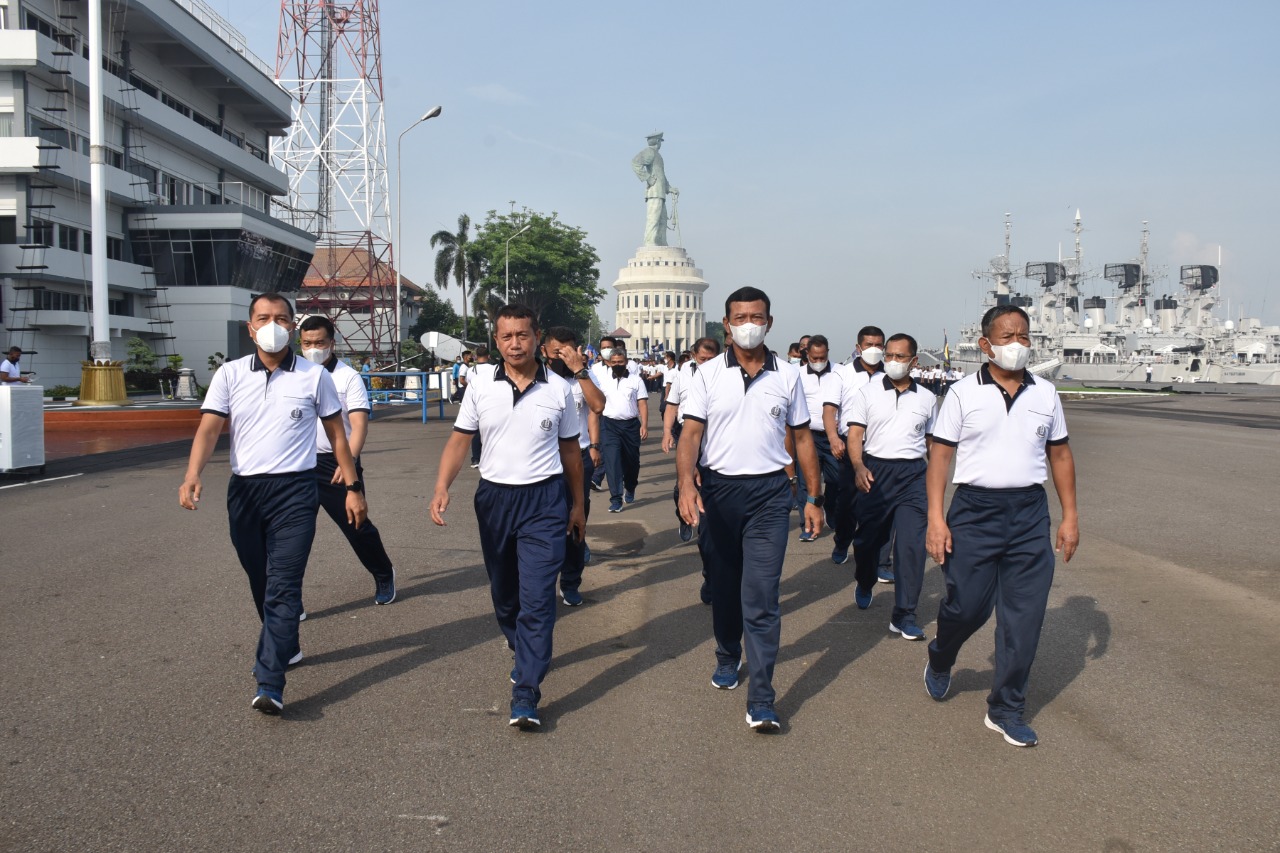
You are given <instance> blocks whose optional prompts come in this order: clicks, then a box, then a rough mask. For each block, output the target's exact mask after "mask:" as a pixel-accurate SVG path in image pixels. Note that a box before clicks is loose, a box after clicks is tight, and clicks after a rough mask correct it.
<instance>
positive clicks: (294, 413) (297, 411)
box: [289, 409, 302, 421]
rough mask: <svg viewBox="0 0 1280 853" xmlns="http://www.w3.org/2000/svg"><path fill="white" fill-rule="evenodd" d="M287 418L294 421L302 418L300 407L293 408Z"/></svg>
mask: <svg viewBox="0 0 1280 853" xmlns="http://www.w3.org/2000/svg"><path fill="white" fill-rule="evenodd" d="M289 419H290V420H294V421H300V420H302V409H294V410H293V411H292V412H290V413H289Z"/></svg>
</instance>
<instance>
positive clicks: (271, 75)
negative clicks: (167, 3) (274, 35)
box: [174, 0, 276, 80]
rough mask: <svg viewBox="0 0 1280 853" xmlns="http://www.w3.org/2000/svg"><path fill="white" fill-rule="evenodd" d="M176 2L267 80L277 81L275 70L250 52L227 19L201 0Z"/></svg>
mask: <svg viewBox="0 0 1280 853" xmlns="http://www.w3.org/2000/svg"><path fill="white" fill-rule="evenodd" d="M174 2H175V3H177V4H178V5H179V6H181V7H182V8H184V9H186V10H187V11H188V12H190V13H191V17H193V18H195V19H196V20H197V21H199V22H200V23H202V24H204V26H205V28H206V29H207V30H209V32H211V33H213V34H214V35H215V36H217V37H218V38H220V39H222V40H223V41H224V42H226V43H227V44H228V45H229V46H230V47H231V49H232V50H234V51H235V52H236V53H238V54H240V55H241V56H243V57H244V58H245V60H246V61H248V63H249V64H250V65H252V66H253V67H254V68H256V69H258V70H259V71H261V72H262V73H263V74H265V75H267V79H269V80H275V79H276V70H275V68H273V67H271V66H270V65H268V64H267V62H266V60H264V59H262V58H261V57H259V56H258V55H257V54H255V53H254V52H253V51H251V50H249V42H248V41H246V40H245V37H244V36H243V35H241V33H240V31H239V30H237V29H236V28H235V27H233V26H231V24H230V23H228V22H227V20H226V19H225V18H223V17H222V16H221V15H219V14H218V13H217V12H215V11H213V10H212V9H210V8H209V7H208V6H206V5H205V4H204V3H202V2H200V0H174Z"/></svg>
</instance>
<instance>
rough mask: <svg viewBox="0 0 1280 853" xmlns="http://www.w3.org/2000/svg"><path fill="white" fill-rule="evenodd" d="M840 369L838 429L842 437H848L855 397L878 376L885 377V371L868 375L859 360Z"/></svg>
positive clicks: (843, 365)
mask: <svg viewBox="0 0 1280 853" xmlns="http://www.w3.org/2000/svg"><path fill="white" fill-rule="evenodd" d="M840 367H841V368H842V369H841V371H840V380H841V388H840V417H839V418H838V419H837V420H836V428H837V429H838V430H839V432H840V434H841V435H848V434H849V420H850V412H852V411H853V395H855V394H857V393H858V391H859V390H860V389H861V388H862V386H863V385H866V384H867V383H868V382H870V381H871V380H872V379H874V378H875V377H876V376H884V371H883V370H877V371H876V372H875V373H868V372H867V370H866V368H864V367H863V366H862V362H861V361H859V360H858V359H857V358H855V359H854V360H853V361H851V362H849V363H848V364H842V365H840Z"/></svg>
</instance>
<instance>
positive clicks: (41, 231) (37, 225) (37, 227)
mask: <svg viewBox="0 0 1280 853" xmlns="http://www.w3.org/2000/svg"><path fill="white" fill-rule="evenodd" d="M27 230H28V232H29V233H30V235H31V236H30V240H29V241H28V242H30V243H31V244H33V245H36V246H52V245H53V223H52V222H50V221H49V220H47V219H37V218H36V217H34V216H33V217H31V225H29V226H28V227H27Z"/></svg>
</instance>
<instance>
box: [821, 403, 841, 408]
mask: <svg viewBox="0 0 1280 853" xmlns="http://www.w3.org/2000/svg"><path fill="white" fill-rule="evenodd" d="M822 408H824V409H838V408H840V404H839V403H823V404H822Z"/></svg>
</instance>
